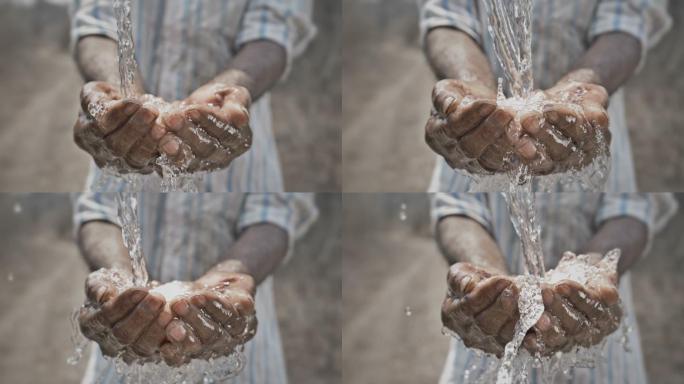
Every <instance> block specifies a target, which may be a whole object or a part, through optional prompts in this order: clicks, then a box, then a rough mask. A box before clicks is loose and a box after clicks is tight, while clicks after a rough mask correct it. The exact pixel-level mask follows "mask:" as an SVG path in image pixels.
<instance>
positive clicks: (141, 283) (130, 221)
mask: <svg viewBox="0 0 684 384" xmlns="http://www.w3.org/2000/svg"><path fill="white" fill-rule="evenodd" d="M116 200H117V204H118V206H119V212H118V213H119V222H120V224H121V234H122V236H123V241H124V245H126V248H127V249H128V254H129V256H130V258H131V268H132V270H133V284H134V285H135V286H137V287H145V286H147V281H148V276H147V268H146V267H145V258H144V257H143V252H142V238H141V235H140V234H141V232H140V221H139V220H138V198H137V197H136V195H135V193H128V192H123V193H119V194H117V196H116Z"/></svg>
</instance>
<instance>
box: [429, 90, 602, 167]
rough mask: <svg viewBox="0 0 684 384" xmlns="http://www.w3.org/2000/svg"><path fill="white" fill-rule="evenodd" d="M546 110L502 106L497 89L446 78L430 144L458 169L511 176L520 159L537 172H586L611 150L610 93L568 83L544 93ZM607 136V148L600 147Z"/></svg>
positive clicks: (437, 96) (436, 101)
mask: <svg viewBox="0 0 684 384" xmlns="http://www.w3.org/2000/svg"><path fill="white" fill-rule="evenodd" d="M537 92H540V93H542V94H543V96H542V97H543V100H544V106H543V109H542V111H540V112H533V111H530V112H524V111H523V112H522V114H521V115H520V116H519V117H520V124H517V123H516V121H515V119H514V117H515V114H516V113H518V112H517V111H514V110H511V109H509V108H508V107H503V106H500V105H498V104H497V102H496V94H495V92H494V90H492V89H491V88H489V87H487V86H486V85H484V84H482V83H479V82H466V81H461V80H453V79H445V80H441V81H439V82H437V84H436V85H435V87H434V88H433V91H432V105H433V112H432V114H431V116H430V117H429V119H428V122H427V125H426V127H425V140H426V142H427V144H428V145H429V146H430V148H432V149H433V150H434V151H435V152H436V153H438V154H439V155H441V156H442V157H444V159H445V160H446V162H447V163H448V164H449V166H451V167H452V168H456V169H465V170H468V171H470V172H475V173H481V171H480V170H479V169H478V167H474V166H473V162H474V161H475V162H477V164H479V166H480V167H481V168H482V169H484V170H485V171H488V172H495V173H500V172H505V171H507V170H509V169H510V168H511V167H512V164H511V163H510V162H509V161H507V159H508V158H510V155H511V154H514V155H517V156H518V157H519V158H520V159H521V160H522V162H523V163H525V164H527V165H528V167H529V169H530V171H531V172H532V173H534V174H548V173H552V172H562V171H565V170H568V169H580V168H582V167H584V166H586V165H587V164H589V163H591V161H592V160H593V159H594V158H595V157H596V155H597V154H598V153H600V151H605V150H606V145H607V144H608V143H609V142H610V133H609V131H608V114H607V112H606V110H605V108H606V107H607V104H608V93H607V92H606V91H605V89H604V88H603V87H601V86H599V85H595V84H588V83H581V82H577V81H574V80H567V79H564V80H562V81H561V82H559V83H558V84H557V85H556V86H554V87H553V88H551V89H549V90H547V91H545V92H542V91H537ZM599 132H600V133H601V135H602V137H603V139H604V145H598V144H597V142H598V140H597V134H598V133H599Z"/></svg>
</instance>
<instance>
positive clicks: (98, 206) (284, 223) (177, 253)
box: [74, 193, 318, 384]
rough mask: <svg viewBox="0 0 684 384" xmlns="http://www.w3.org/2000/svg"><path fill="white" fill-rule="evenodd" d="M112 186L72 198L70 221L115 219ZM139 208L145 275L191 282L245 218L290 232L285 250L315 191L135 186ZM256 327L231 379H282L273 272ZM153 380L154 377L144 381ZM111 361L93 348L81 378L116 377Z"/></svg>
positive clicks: (106, 381)
mask: <svg viewBox="0 0 684 384" xmlns="http://www.w3.org/2000/svg"><path fill="white" fill-rule="evenodd" d="M115 195H116V194H114V193H84V194H80V195H78V196H77V197H76V198H75V200H74V222H75V225H74V228H80V226H81V225H82V224H83V223H85V222H88V221H91V220H105V221H109V222H112V223H115V224H117V225H118V223H119V220H118V216H117V203H116V198H115ZM138 207H139V208H138V209H139V210H138V212H139V219H140V225H141V239H142V249H143V254H144V257H145V262H146V264H147V270H148V272H149V276H150V279H153V280H157V281H159V282H162V283H164V282H169V281H172V280H181V281H191V280H194V279H197V278H198V277H200V276H202V275H203V274H204V273H205V272H206V271H207V270H209V269H210V268H212V267H213V266H214V265H216V264H217V263H218V262H219V261H221V260H223V259H225V257H226V254H227V252H228V250H229V249H230V247H231V245H232V244H233V243H234V242H235V241H236V240H237V238H238V237H239V235H240V233H241V232H242V231H243V230H244V229H245V228H247V227H249V226H250V225H254V224H257V223H271V224H274V225H277V226H278V227H280V228H283V229H284V230H285V231H286V232H287V233H288V235H289V241H288V247H289V250H288V256H287V257H290V254H291V253H292V246H293V243H294V241H295V239H296V238H297V237H299V236H301V235H302V234H303V233H304V232H306V230H307V229H308V228H309V226H310V225H311V224H312V223H313V222H314V221H315V219H316V217H317V215H318V212H317V209H316V207H315V205H314V202H313V196H312V195H311V194H305V193H293V194H242V193H168V194H167V193H140V194H139V195H138ZM255 302H256V313H257V319H258V320H259V326H258V329H257V333H256V335H255V337H254V338H253V339H252V340H250V341H249V342H248V343H247V344H246V345H245V356H246V358H247V362H246V366H245V369H244V370H243V371H242V373H241V374H240V375H239V376H237V377H236V378H235V379H233V380H231V381H229V382H230V383H235V384H238V383H239V384H243V383H250V384H253V383H277V384H279V383H282V384H284V383H286V382H287V374H286V369H285V363H284V356H283V351H282V346H281V341H280V335H279V331H278V322H277V317H276V313H275V305H274V297H273V279H272V278H271V277H269V278H267V279H266V280H264V282H262V283H261V284H260V285H259V287H258V288H257V294H256V300H255ZM144 381H145V382H153V380H151V379H150V380H144ZM121 382H122V379H121V377H119V376H118V375H117V373H116V371H115V368H114V364H113V363H110V361H109V360H105V359H104V358H103V356H102V354H101V352H100V349H99V348H93V353H92V354H91V358H90V362H89V364H88V368H87V370H86V374H85V376H84V379H83V383H84V384H90V383H102V384H110V383H121Z"/></svg>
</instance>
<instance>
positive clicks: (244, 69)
mask: <svg viewBox="0 0 684 384" xmlns="http://www.w3.org/2000/svg"><path fill="white" fill-rule="evenodd" d="M286 60H287V56H286V53H285V49H284V48H283V47H281V46H280V45H278V44H276V43H274V42H271V41H268V40H257V41H253V42H249V43H247V44H245V45H244V46H243V47H242V48H241V49H240V51H238V53H237V55H235V57H234V58H233V60H232V61H231V63H230V65H229V67H228V68H227V69H226V70H225V71H224V72H223V73H221V74H220V75H218V76H216V77H215V78H214V79H212V81H211V82H213V83H224V84H229V85H239V86H242V87H245V88H247V90H248V91H249V93H250V95H251V96H252V100H253V101H255V100H257V99H258V98H259V97H261V96H262V95H263V94H264V93H266V92H267V91H268V90H269V89H271V88H272V87H273V86H274V85H275V84H276V83H277V82H278V80H279V79H280V77H281V76H282V75H283V72H284V71H285V65H286Z"/></svg>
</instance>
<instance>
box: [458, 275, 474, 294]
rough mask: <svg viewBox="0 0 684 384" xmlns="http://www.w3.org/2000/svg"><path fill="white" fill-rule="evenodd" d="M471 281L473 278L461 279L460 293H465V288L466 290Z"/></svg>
mask: <svg viewBox="0 0 684 384" xmlns="http://www.w3.org/2000/svg"><path fill="white" fill-rule="evenodd" d="M472 280H473V278H472V277H470V276H466V277H464V278H463V279H461V292H463V293H465V292H466V288H468V284H470V282H471V281H472Z"/></svg>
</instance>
